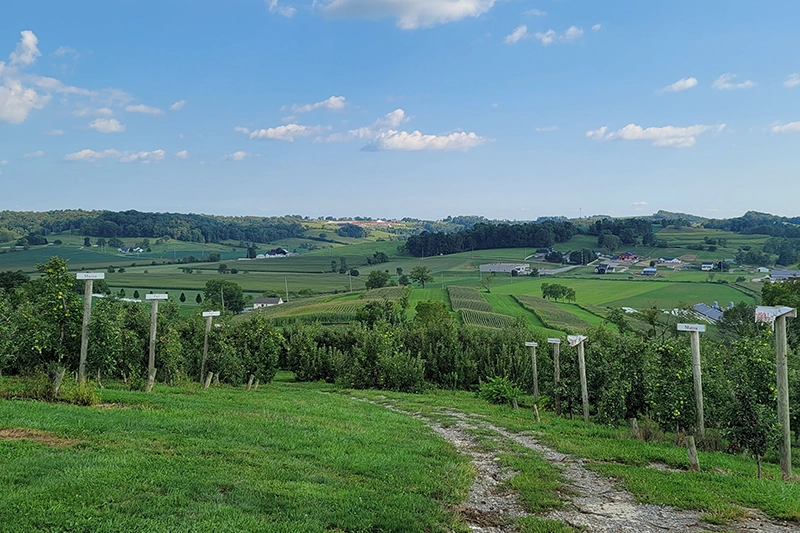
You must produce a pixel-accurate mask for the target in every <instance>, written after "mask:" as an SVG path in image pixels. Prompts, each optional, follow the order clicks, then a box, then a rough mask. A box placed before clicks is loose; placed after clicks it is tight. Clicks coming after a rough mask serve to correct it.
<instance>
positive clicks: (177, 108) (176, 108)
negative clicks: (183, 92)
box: [169, 100, 186, 111]
mask: <svg viewBox="0 0 800 533" xmlns="http://www.w3.org/2000/svg"><path fill="white" fill-rule="evenodd" d="M185 105H186V100H181V101H179V102H175V103H174V104H172V105H171V106H169V110H170V111H180V110H181V109H183V106H185Z"/></svg>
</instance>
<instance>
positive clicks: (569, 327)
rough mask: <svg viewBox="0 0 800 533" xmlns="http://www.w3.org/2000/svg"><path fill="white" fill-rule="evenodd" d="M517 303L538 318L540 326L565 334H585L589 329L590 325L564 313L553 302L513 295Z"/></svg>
mask: <svg viewBox="0 0 800 533" xmlns="http://www.w3.org/2000/svg"><path fill="white" fill-rule="evenodd" d="M512 298H514V299H515V300H516V301H517V303H519V304H520V305H521V306H522V307H524V308H525V309H527V310H528V311H530V312H531V313H533V314H534V315H536V316H537V317H539V320H541V321H542V324H544V325H545V327H547V328H550V329H557V330H560V331H567V332H585V331H588V330H589V329H591V327H592V326H591V324H589V323H588V322H586V321H585V320H583V319H581V318H579V317H577V316H575V315H573V314H572V313H570V312H569V311H565V310H564V309H562V308H561V307H559V306H558V305H556V304H554V303H553V302H549V301H547V300H545V299H544V298H539V297H536V296H519V295H513V296H512Z"/></svg>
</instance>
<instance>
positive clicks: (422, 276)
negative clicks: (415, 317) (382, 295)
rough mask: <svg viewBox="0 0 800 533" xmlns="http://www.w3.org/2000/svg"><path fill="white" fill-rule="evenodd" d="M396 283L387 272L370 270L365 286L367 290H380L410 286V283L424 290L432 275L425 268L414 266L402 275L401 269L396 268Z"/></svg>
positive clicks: (431, 279) (429, 270) (428, 269)
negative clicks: (417, 284)
mask: <svg viewBox="0 0 800 533" xmlns="http://www.w3.org/2000/svg"><path fill="white" fill-rule="evenodd" d="M397 277H398V279H397V281H395V280H393V279H392V276H391V274H389V271H388V270H372V271H370V273H369V276H368V277H367V281H366V282H365V286H366V288H367V290H371V289H380V288H382V287H391V286H394V285H403V286H406V285H410V284H411V282H412V281H415V282H417V283H419V284H420V285H421V286H422V288H423V289H424V288H425V284H426V283H430V282H432V281H433V274H432V273H431V269H430V268H428V267H426V266H416V267H414V268H412V269H411V272H410V273H409V274H403V269H402V268H400V267H397Z"/></svg>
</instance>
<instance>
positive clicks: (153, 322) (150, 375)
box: [144, 294, 169, 392]
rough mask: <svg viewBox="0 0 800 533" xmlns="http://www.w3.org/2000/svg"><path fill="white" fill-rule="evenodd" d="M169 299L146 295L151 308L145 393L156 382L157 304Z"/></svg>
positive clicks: (160, 295) (151, 388)
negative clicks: (151, 305) (151, 304)
mask: <svg viewBox="0 0 800 533" xmlns="http://www.w3.org/2000/svg"><path fill="white" fill-rule="evenodd" d="M167 298H169V295H168V294H147V295H145V299H146V300H151V301H152V302H153V308H152V309H151V311H150V358H149V360H148V364H147V386H146V387H145V389H144V391H145V392H150V391H151V390H153V384H154V383H155V381H156V329H157V325H158V302H159V301H161V300H166V299H167Z"/></svg>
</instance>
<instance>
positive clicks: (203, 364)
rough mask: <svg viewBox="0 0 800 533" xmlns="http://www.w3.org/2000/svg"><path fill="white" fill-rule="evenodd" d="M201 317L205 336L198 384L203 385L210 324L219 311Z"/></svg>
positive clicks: (208, 312) (209, 312)
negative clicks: (204, 322)
mask: <svg viewBox="0 0 800 533" xmlns="http://www.w3.org/2000/svg"><path fill="white" fill-rule="evenodd" d="M203 316H204V317H205V318H206V336H205V339H203V359H202V361H201V362H200V383H203V380H204V379H205V375H206V361H208V334H209V333H210V332H211V322H212V321H213V320H214V317H215V316H219V311H205V312H204V313H203Z"/></svg>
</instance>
